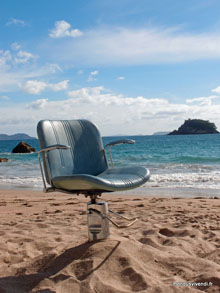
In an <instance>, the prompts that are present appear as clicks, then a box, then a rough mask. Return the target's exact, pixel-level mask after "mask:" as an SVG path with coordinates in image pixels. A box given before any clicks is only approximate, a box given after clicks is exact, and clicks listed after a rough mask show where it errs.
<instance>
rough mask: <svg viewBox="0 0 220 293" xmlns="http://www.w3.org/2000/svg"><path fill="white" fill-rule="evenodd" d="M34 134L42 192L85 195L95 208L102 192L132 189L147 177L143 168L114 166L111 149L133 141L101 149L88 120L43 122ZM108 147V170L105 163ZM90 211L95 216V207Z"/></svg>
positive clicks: (98, 135) (118, 142) (100, 141)
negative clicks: (38, 150) (36, 139)
mask: <svg viewBox="0 0 220 293" xmlns="http://www.w3.org/2000/svg"><path fill="white" fill-rule="evenodd" d="M37 134H38V139H39V143H40V149H41V150H40V152H39V154H38V157H39V163H40V169H41V174H42V179H43V185H44V191H45V192H51V191H60V192H66V193H71V194H74V193H75V194H84V195H85V196H89V197H90V198H91V203H90V204H93V205H95V204H96V199H97V197H98V196H100V195H101V194H102V193H103V192H114V191H123V190H129V189H133V188H136V187H139V186H141V185H142V184H144V183H145V182H146V181H148V179H149V177H150V173H149V170H148V169H146V168H145V167H141V166H128V167H121V168H116V167H114V166H113V161H112V156H111V147H112V146H115V145H119V144H125V143H129V144H133V143H134V142H135V141H133V140H127V139H126V140H118V141H114V142H112V143H109V144H107V145H106V146H105V147H103V143H102V138H101V136H100V133H99V130H98V128H97V127H96V125H95V124H93V123H92V122H90V121H88V120H42V121H40V122H39V123H38V125H37ZM107 148H109V158H110V161H111V167H110V166H109V163H108V160H107V155H106V150H107ZM41 159H42V160H43V167H42V164H41ZM47 185H49V187H47ZM90 208H91V210H92V209H93V210H96V212H95V213H96V214H97V209H96V207H94V206H92V207H90ZM93 212H94V211H93ZM107 213H108V211H107ZM93 214H94V213H93ZM97 234H98V233H96V234H94V235H96V236H97ZM94 235H93V236H94ZM95 238H96V237H95ZM97 239H98V238H97ZM93 240H94V237H93Z"/></svg>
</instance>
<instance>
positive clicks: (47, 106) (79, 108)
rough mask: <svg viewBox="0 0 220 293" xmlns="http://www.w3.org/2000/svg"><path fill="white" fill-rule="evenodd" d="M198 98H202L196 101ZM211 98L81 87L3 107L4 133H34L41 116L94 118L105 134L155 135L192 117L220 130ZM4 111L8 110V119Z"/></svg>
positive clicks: (219, 117) (0, 128)
mask: <svg viewBox="0 0 220 293" xmlns="http://www.w3.org/2000/svg"><path fill="white" fill-rule="evenodd" d="M196 99H200V101H198V100H197V103H196V102H195V101H196ZM204 99H205V97H204ZM207 99H208V100H210V103H209V104H204V103H201V101H202V100H201V98H195V101H194V102H193V103H186V102H182V103H179V104H177V103H172V102H169V101H168V100H167V99H159V98H146V97H126V96H123V95H116V94H114V93H113V92H111V91H109V90H108V91H107V90H106V89H105V88H104V87H91V88H81V89H78V90H75V91H69V92H68V98H66V99H62V100H56V101H52V100H47V99H45V98H44V99H36V100H35V101H34V102H32V103H29V104H27V105H22V104H16V105H14V106H13V105H10V106H8V108H6V107H3V106H2V107H1V108H0V132H1V131H3V130H5V129H7V131H10V129H12V131H13V132H16V131H21V130H22V131H26V132H28V133H33V131H34V129H36V125H37V122H38V121H39V120H41V119H79V118H84V119H89V120H92V121H94V122H95V123H96V124H97V125H98V126H99V128H100V130H101V133H102V135H113V134H117V133H127V134H140V133H142V134H151V133H153V132H156V131H168V130H174V129H177V128H178V127H179V126H180V125H181V124H182V123H183V122H184V120H186V119H188V118H191V119H193V118H198V119H204V120H210V121H211V122H214V123H215V124H216V126H217V127H218V128H219V130H220V115H219V113H220V103H217V102H218V100H217V99H216V100H215V103H213V99H210V97H207ZM4 113H7V120H5V118H4ZM21 117H22V119H21ZM19 119H20V121H19ZM18 121H19V123H18ZM27 121H29V122H28V123H27ZM16 123H17V124H16ZM30 129H31V130H30Z"/></svg>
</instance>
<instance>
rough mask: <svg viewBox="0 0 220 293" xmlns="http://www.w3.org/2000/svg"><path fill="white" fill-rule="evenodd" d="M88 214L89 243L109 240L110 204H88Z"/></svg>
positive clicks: (102, 202)
mask: <svg viewBox="0 0 220 293" xmlns="http://www.w3.org/2000/svg"><path fill="white" fill-rule="evenodd" d="M87 214H88V236H89V241H96V240H104V239H106V238H108V236H109V234H110V232H109V221H108V219H107V218H108V203H107V202H104V201H101V202H92V201H91V202H89V203H88V204H87Z"/></svg>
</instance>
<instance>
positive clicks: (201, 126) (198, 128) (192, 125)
mask: <svg viewBox="0 0 220 293" xmlns="http://www.w3.org/2000/svg"><path fill="white" fill-rule="evenodd" d="M210 133H219V132H218V131H217V127H216V126H215V124H214V123H212V122H209V121H208V120H201V119H188V120H185V122H184V123H183V124H182V125H181V126H180V127H179V128H178V130H174V131H172V132H170V133H168V135H184V134H210Z"/></svg>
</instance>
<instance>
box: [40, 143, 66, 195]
mask: <svg viewBox="0 0 220 293" xmlns="http://www.w3.org/2000/svg"><path fill="white" fill-rule="evenodd" d="M58 149H59V150H68V149H70V146H68V145H62V144H55V145H51V146H49V147H47V148H44V149H41V150H40V151H39V152H38V161H39V166H40V171H41V176H42V180H43V185H44V191H45V192H47V187H46V180H45V178H44V174H45V173H44V172H43V168H42V165H41V154H42V155H43V156H44V160H45V164H46V166H45V167H46V171H47V175H48V179H49V182H50V185H51V186H52V181H51V176H50V171H49V166H48V161H47V152H49V151H52V150H58Z"/></svg>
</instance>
